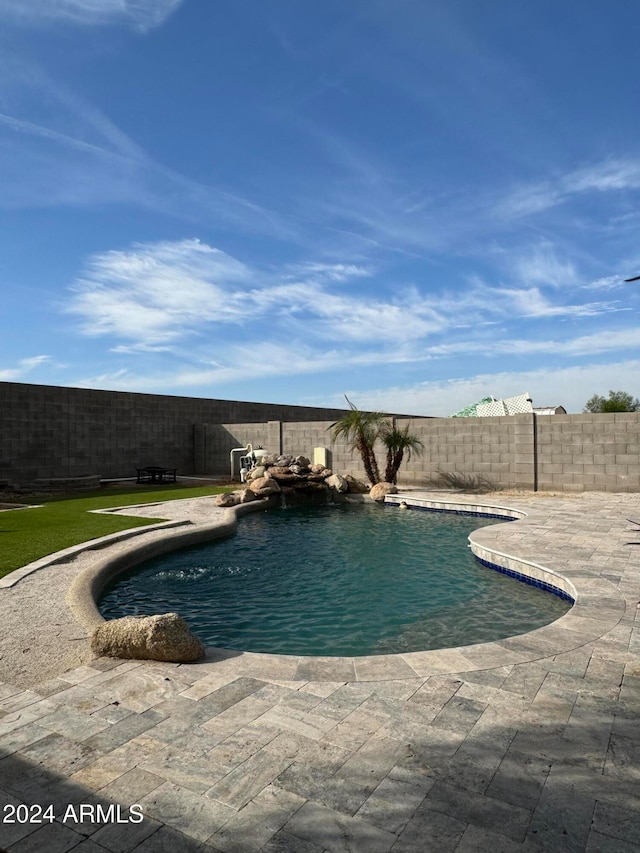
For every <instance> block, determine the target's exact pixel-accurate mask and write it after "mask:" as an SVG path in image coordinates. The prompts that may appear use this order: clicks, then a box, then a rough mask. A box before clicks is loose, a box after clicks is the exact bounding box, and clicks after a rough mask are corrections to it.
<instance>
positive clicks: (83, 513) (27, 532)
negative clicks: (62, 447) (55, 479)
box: [0, 486, 229, 577]
mask: <svg viewBox="0 0 640 853" xmlns="http://www.w3.org/2000/svg"><path fill="white" fill-rule="evenodd" d="M225 491H229V488H225V487H215V486H199V487H197V488H180V487H176V488H166V487H164V488H159V489H153V491H150V490H149V488H148V487H146V488H142V489H137V488H135V487H131V488H127V489H126V490H125V491H116V490H114V491H108V492H106V493H105V492H104V491H101V492H99V493H98V492H95V493H92V494H91V495H87V494H83V496H82V497H76V496H73V497H70V496H68V495H67V496H66V497H63V498H54V499H48V500H46V502H43V503H42V504H41V505H37V506H30V507H28V508H25V509H10V510H5V511H2V512H0V577H4V576H5V575H8V574H9V572H12V571H14V570H15V569H18V568H20V567H21V566H24V565H26V564H27V563H31V562H32V561H33V560H38V559H39V558H40V557H46V556H47V554H53V553H54V552H55V551H60V550H61V549H62V548H69V547H70V546H71V545H78V544H79V543H81V542H86V541H88V540H89V539H97V538H98V537H100V536H106V535H107V534H109V533H117V532H118V531H119V530H127V529H130V528H132V527H143V526H144V525H146V524H151V523H153V522H154V521H162V520H163V519H162V518H157V517H155V516H154V517H153V518H137V517H135V516H128V517H127V516H122V515H95V514H93V513H91V512H90V510H93V509H106V508H108V507H120V506H131V505H132V504H143V503H156V502H157V501H167V500H178V499H180V498H182V499H184V498H200V497H204V496H206V495H215V494H219V493H220V492H225ZM5 506H6V504H5ZM150 512H151V510H150Z"/></svg>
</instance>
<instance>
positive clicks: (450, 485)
mask: <svg viewBox="0 0 640 853" xmlns="http://www.w3.org/2000/svg"><path fill="white" fill-rule="evenodd" d="M428 485H429V486H435V487H437V488H445V489H459V490H460V491H463V492H476V493H478V494H483V493H485V492H499V491H500V490H501V488H502V487H501V486H500V485H498V483H496V482H495V481H494V480H492V479H491V478H490V477H486V476H485V475H484V474H463V473H460V472H458V471H438V473H437V475H436V476H435V477H431V478H430V479H429V480H428Z"/></svg>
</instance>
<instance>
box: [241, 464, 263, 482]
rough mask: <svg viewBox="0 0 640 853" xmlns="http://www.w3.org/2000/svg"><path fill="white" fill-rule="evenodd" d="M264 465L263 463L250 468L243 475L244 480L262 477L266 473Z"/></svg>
mask: <svg viewBox="0 0 640 853" xmlns="http://www.w3.org/2000/svg"><path fill="white" fill-rule="evenodd" d="M266 470H267V469H266V466H264V465H256V466H255V467H254V468H251V469H250V470H249V472H248V473H247V476H246V477H245V480H257V479H258V477H264V475H265V473H266Z"/></svg>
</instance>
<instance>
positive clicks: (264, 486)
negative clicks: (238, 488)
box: [249, 477, 280, 498]
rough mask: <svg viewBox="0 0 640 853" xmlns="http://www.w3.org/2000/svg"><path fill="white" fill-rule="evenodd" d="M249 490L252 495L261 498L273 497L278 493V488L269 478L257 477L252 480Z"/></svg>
mask: <svg viewBox="0 0 640 853" xmlns="http://www.w3.org/2000/svg"><path fill="white" fill-rule="evenodd" d="M249 488H250V489H251V491H252V492H253V493H254V495H258V496H259V497H261V498H263V497H266V496H267V495H275V494H277V493H278V492H279V491H280V486H279V485H278V484H277V483H276V481H275V480H272V479H271V477H258V479H257V480H252V481H251V483H250V484H249Z"/></svg>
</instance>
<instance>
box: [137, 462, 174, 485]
mask: <svg viewBox="0 0 640 853" xmlns="http://www.w3.org/2000/svg"><path fill="white" fill-rule="evenodd" d="M136 470H137V471H138V482H139V483H175V482H176V469H175V468H162V467H161V466H159V465H147V466H146V468H138V469H136Z"/></svg>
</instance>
